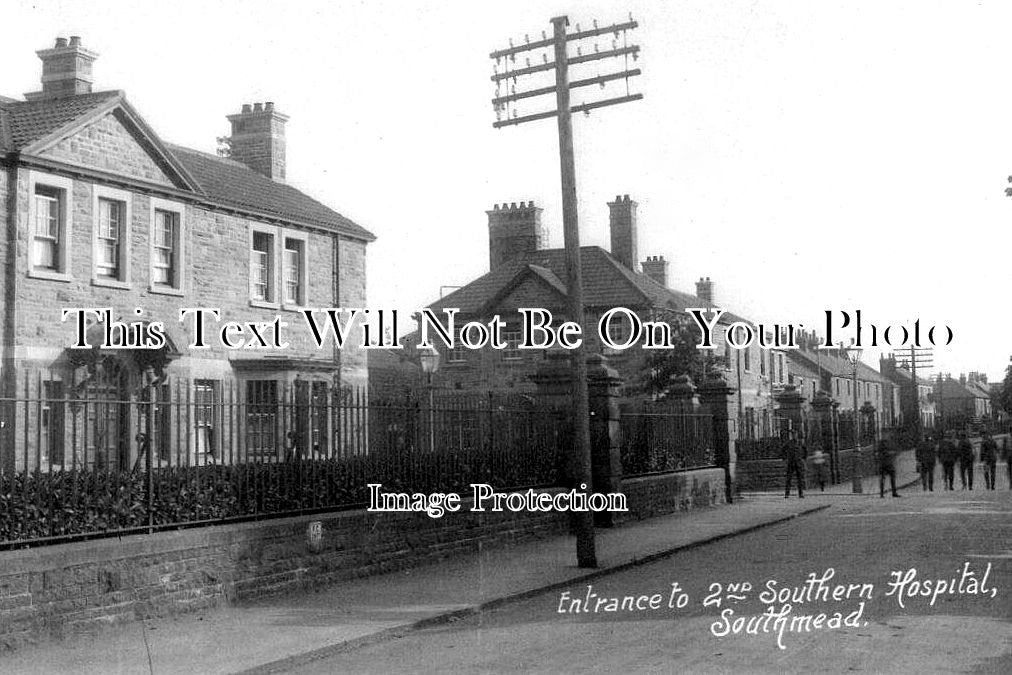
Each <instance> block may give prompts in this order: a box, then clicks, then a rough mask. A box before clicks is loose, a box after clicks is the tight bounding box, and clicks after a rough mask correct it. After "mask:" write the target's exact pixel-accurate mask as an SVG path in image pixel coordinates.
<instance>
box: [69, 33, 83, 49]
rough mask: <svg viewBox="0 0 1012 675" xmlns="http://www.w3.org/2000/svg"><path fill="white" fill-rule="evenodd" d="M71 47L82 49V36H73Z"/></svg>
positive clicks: (71, 37)
mask: <svg viewBox="0 0 1012 675" xmlns="http://www.w3.org/2000/svg"><path fill="white" fill-rule="evenodd" d="M70 46H71V47H80V46H81V36H80V35H71V36H70Z"/></svg>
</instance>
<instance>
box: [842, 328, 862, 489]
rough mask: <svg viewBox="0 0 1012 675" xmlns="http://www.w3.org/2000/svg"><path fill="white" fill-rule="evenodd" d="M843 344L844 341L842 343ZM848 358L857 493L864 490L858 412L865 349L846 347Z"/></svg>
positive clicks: (853, 483)
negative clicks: (860, 366) (859, 377)
mask: <svg viewBox="0 0 1012 675" xmlns="http://www.w3.org/2000/svg"><path fill="white" fill-rule="evenodd" d="M841 346H842V343H841ZM845 350H846V352H847V358H848V359H850V363H851V365H852V366H853V367H854V370H853V377H854V382H853V384H852V386H851V388H852V389H853V394H854V426H853V430H854V453H855V454H854V470H853V472H852V474H851V477H850V480H851V489H852V490H853V491H854V492H855V493H859V492H863V487H862V484H861V476H860V475H858V466H857V460H858V458H860V456H861V418H860V417H858V412H857V364H858V363H860V362H861V352H862V351H863V350H862V349H861V348H860V347H846V348H845Z"/></svg>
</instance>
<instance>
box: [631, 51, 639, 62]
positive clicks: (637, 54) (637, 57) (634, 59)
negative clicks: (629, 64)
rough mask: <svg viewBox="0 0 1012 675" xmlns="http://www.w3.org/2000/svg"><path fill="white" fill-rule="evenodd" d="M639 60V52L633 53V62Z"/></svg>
mask: <svg viewBox="0 0 1012 675" xmlns="http://www.w3.org/2000/svg"><path fill="white" fill-rule="evenodd" d="M639 60H640V53H639V52H633V61H639Z"/></svg>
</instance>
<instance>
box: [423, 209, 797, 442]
mask: <svg viewBox="0 0 1012 675" xmlns="http://www.w3.org/2000/svg"><path fill="white" fill-rule="evenodd" d="M608 207H609V211H610V219H609V224H610V230H611V251H610V252H609V251H606V250H604V249H602V248H600V247H598V246H584V247H582V248H581V250H580V259H581V264H582V270H583V301H584V307H585V314H586V325H585V330H584V336H585V339H586V341H585V345H586V348H587V350H588V351H589V352H597V353H601V354H604V355H605V356H606V357H607V358H608V360H609V364H610V365H611V366H612V367H614V368H615V369H616V370H617V371H618V372H619V374H620V375H621V376H622V377H623V379H624V380H625V382H626V383H627V388H626V391H627V394H631V395H641V394H640V393H638V392H637V386H638V385H639V384H641V383H642V381H643V379H644V377H645V374H646V373H647V371H648V369H649V366H648V364H647V359H648V352H647V350H644V349H642V348H641V347H640V344H641V343H638V344H636V345H633V346H630V347H629V348H625V349H618V348H612V347H609V346H608V345H606V344H603V343H602V341H601V340H600V339H598V328H597V326H598V321H599V320H600V319H601V317H602V316H603V315H604V314H605V313H606V312H608V311H609V310H611V309H613V308H616V307H624V308H626V309H628V310H630V311H631V312H633V313H635V315H636V316H637V317H638V318H639V319H640V320H643V321H646V320H657V321H691V319H690V317H689V315H688V314H686V312H685V310H686V309H688V308H696V307H702V308H709V307H719V308H721V309H726V307H725V306H724V305H723V304H722V303H721V302H719V301H718V300H716V299H715V298H714V295H713V287H714V284H713V282H712V281H711V280H710V279H709V278H705V279H700V280H699V281H698V282H697V283H696V293H695V295H693V294H690V293H684V292H681V291H677V290H673V289H671V288H668V285H667V274H668V261H666V260H664V258H663V257H660V256H648V257H647V258H646V259H644V260H643V261H642V263H641V265H642V272H640V271H637V268H638V267H639V266H640V264H638V263H639V259H638V252H637V227H638V223H637V214H636V208H637V203H636V202H635V201H633V200H631V199H630V198H629V196H628V195H625V196H620V197H616V199H615V201H614V202H610V203H609V204H608ZM541 213H542V209H540V208H539V207H537V206H535V205H534V203H533V202H527V203H524V202H521V203H519V204H516V203H514V204H503V205H501V206H500V205H498V204H497V205H495V207H494V208H493V209H492V210H490V211H488V212H487V215H488V228H489V261H490V270H489V272H488V273H487V274H485V275H483V276H481V277H479V278H478V279H475V280H474V281H472V282H470V283H468V284H466V285H465V286H463V287H462V288H460V289H458V290H456V291H454V292H453V293H450V294H449V295H447V296H445V297H443V298H441V299H440V300H438V301H435V302H433V303H432V304H431V305H429V307H430V308H431V309H433V310H435V311H436V312H437V314H439V312H440V310H443V309H447V308H453V309H458V310H459V313H458V314H457V317H456V324H457V327H458V329H459V326H460V325H461V324H463V323H464V322H466V321H471V320H479V321H482V322H488V321H489V320H490V319H491V318H492V317H493V316H495V315H497V314H498V315H500V317H501V318H502V320H503V321H505V322H506V327H505V330H504V331H503V338H504V341H505V342H506V347H505V348H504V349H501V350H496V349H491V348H486V349H480V350H470V349H467V348H465V347H463V346H461V345H460V344H459V343H458V344H456V345H455V348H454V349H452V350H451V349H444V348H443V346H442V345H441V344H437V347H438V348H440V349H441V350H442V363H441V365H440V368H439V371H438V373H437V374H436V381H437V382H438V383H439V384H440V385H441V386H448V387H453V388H457V389H480V388H509V387H516V388H530V387H531V386H532V385H531V384H530V381H529V377H530V375H531V374H532V373H534V372H535V371H536V370H537V367H538V364H539V362H540V361H541V360H542V359H543V358H544V353H543V352H542V351H540V350H522V349H518V347H517V345H518V344H519V342H520V339H521V335H520V328H521V326H520V314H519V312H518V310H519V309H520V308H532V307H533V308H544V309H547V310H549V311H550V312H551V313H552V315H553V317H554V321H553V322H554V324H555V325H558V323H560V322H561V321H564V320H567V319H568V309H567V306H568V293H569V290H568V288H567V268H566V255H565V250H564V249H561V248H554V249H546V248H543V247H542V244H543V242H544V240H545V232H544V228H543V226H542V223H541ZM738 320H741V318H740V317H739V316H737V315H735V314H733V313H732V312H727V313H726V314H724V315H723V317H722V318H721V320H720V323H719V325H718V326H717V328H716V329H715V331H714V333H715V335H714V338H715V344H716V345H717V350H716V352H715V354H716V355H717V356H718V357H721V361H722V367H723V368H724V370H725V371H726V376H727V378H726V379H727V380H728V382H729V383H730V384H731V386H732V387H733V388H734V389H735V390H736V392H737V396H736V398H737V403H738V408H739V410H738V412H739V416H740V418H741V419H742V421H743V422H742V423H743V428H742V433H743V434H749V433H753V434H755V433H761V430H762V428H763V426H764V425H765V428H767V429H768V428H769V426H770V415H771V414H772V410H773V407H774V405H773V401H772V394H773V393H774V389H775V388H776V387H779V386H782V385H783V384H786V382H787V376H788V373H787V363H786V360H785V359H784V356H783V353H782V352H778V351H773V350H760V349H759V347H758V346H757V344H755V343H753V344H752V345H751V346H750V347H748V348H746V349H732V348H731V347H730V345H729V344H728V342H727V339H726V338H727V330H728V327H729V326H730V325H731V324H732V323H733V322H734V321H738ZM693 325H694V324H693ZM632 328H633V326H632V322H631V321H630V320H628V319H623V320H619V321H615V322H613V324H612V325H611V327H610V329H609V331H608V334H609V335H610V337H611V339H612V341H613V343H615V344H616V345H622V344H625V342H626V341H627V340H631V338H632V337H633V336H632ZM417 340H418V335H417V333H416V334H413V335H412V336H409V338H408V339H407V342H406V344H409V345H411V344H415V343H416V342H417Z"/></svg>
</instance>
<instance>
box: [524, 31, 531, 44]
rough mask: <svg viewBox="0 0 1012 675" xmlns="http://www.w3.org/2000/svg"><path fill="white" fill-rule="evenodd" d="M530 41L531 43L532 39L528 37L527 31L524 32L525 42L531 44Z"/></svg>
mask: <svg viewBox="0 0 1012 675" xmlns="http://www.w3.org/2000/svg"><path fill="white" fill-rule="evenodd" d="M530 43H531V39H530V38H529V37H527V33H524V44H530Z"/></svg>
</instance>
